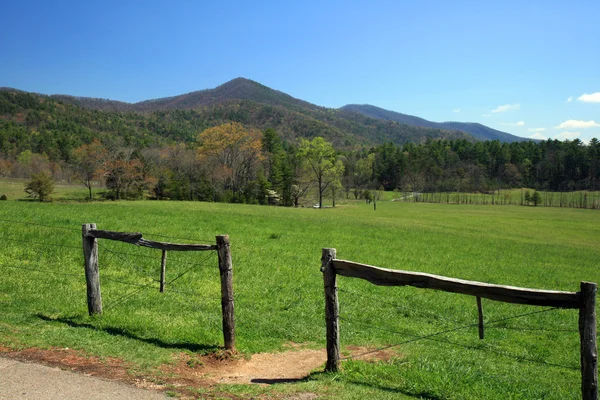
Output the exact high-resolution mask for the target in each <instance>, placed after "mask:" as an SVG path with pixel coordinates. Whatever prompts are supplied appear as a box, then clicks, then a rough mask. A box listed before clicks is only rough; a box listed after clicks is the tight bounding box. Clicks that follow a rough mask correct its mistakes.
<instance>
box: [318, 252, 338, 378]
mask: <svg viewBox="0 0 600 400" xmlns="http://www.w3.org/2000/svg"><path fill="white" fill-rule="evenodd" d="M334 259H335V249H323V251H322V255H321V272H322V273H323V285H324V287H325V324H326V327H327V364H326V365H325V371H329V372H337V371H338V370H339V367H340V329H339V305H338V295H337V282H336V275H335V269H334V268H333V263H332V261H333V260H334Z"/></svg>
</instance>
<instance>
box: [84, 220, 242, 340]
mask: <svg viewBox="0 0 600 400" xmlns="http://www.w3.org/2000/svg"><path fill="white" fill-rule="evenodd" d="M82 239H83V257H84V261H85V280H86V284H87V304H88V312H89V314H90V315H95V314H102V295H101V292H100V270H99V266H98V239H109V240H116V241H120V242H125V243H130V244H133V245H136V246H142V247H149V248H151V249H158V250H162V258H161V269H160V289H159V290H160V291H161V292H163V291H164V290H165V269H166V261H167V251H209V250H216V251H217V253H218V256H219V272H220V275H221V310H222V313H223V337H224V340H225V348H226V349H227V350H235V319H234V307H233V306H234V303H233V267H232V263H231V251H230V245H229V236H228V235H219V236H217V237H216V244H214V245H209V244H177V243H166V242H155V241H152V240H146V239H144V238H143V236H142V234H141V233H129V232H113V231H103V230H99V229H96V224H84V225H83V227H82Z"/></svg>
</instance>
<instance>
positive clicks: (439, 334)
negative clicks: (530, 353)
mask: <svg viewBox="0 0 600 400" xmlns="http://www.w3.org/2000/svg"><path fill="white" fill-rule="evenodd" d="M338 292H339V293H341V294H345V295H347V296H348V299H344V300H343V301H342V300H341V299H340V306H339V307H340V313H339V315H338V318H339V320H340V321H341V322H343V323H344V324H345V325H346V326H349V327H355V328H360V330H361V332H362V333H363V334H366V335H369V332H374V331H378V332H385V333H388V334H393V335H397V336H400V337H403V338H406V339H404V340H400V341H398V342H395V343H392V344H388V345H385V346H379V347H377V348H375V349H372V350H368V351H365V352H362V353H359V354H353V355H349V356H346V357H342V358H341V360H351V359H352V360H353V359H361V358H364V357H367V356H369V355H373V354H377V353H379V352H381V351H385V350H389V349H392V348H395V347H399V346H402V345H406V344H411V343H415V342H420V341H424V340H429V341H435V342H437V343H441V344H446V345H451V346H458V347H461V348H465V349H470V350H474V351H484V352H489V353H493V354H496V355H499V356H501V357H505V358H510V359H513V360H516V361H524V362H530V363H536V364H543V365H547V366H553V367H558V368H563V369H568V370H579V368H580V367H579V365H576V364H573V365H565V364H561V363H558V362H551V361H547V360H543V359H538V358H533V357H527V356H523V355H519V354H515V353H512V352H509V351H506V350H502V349H500V348H498V347H494V346H493V345H490V344H488V343H486V342H480V343H478V344H477V345H469V344H465V343H460V342H457V341H452V340H449V339H448V338H444V336H445V335H448V334H450V333H455V332H460V331H464V330H467V329H472V328H478V327H479V322H478V321H477V322H467V321H464V320H458V319H455V318H450V317H446V316H443V315H440V314H436V313H434V312H431V311H427V310H419V309H415V308H414V307H410V306H409V305H408V304H400V303H398V302H394V301H389V300H386V299H385V298H382V297H381V296H374V295H368V294H365V293H360V292H358V291H355V290H349V289H346V288H339V287H338ZM351 298H353V299H354V300H357V299H358V303H359V304H365V301H364V300H367V301H369V302H370V303H371V304H373V303H374V302H375V303H377V304H380V305H381V306H385V307H386V309H387V310H394V311H395V312H396V313H397V314H402V316H404V317H406V318H414V317H415V316H417V317H421V318H423V319H426V320H427V321H428V322H431V320H432V317H433V318H435V319H441V320H443V321H445V322H449V323H452V324H453V325H454V326H453V327H451V328H444V329H441V330H436V331H434V332H431V333H421V334H419V333H418V332H415V331H414V330H410V329H405V330H399V329H397V328H391V327H389V326H383V324H382V323H381V322H379V323H377V322H375V323H374V321H373V319H371V320H370V321H369V322H364V321H362V320H360V319H359V317H360V315H359V316H356V315H353V314H350V313H345V312H344V313H342V312H341V310H342V309H343V307H344V305H346V304H349V303H351V300H350V299H351ZM571 303H572V302H569V303H565V304H564V305H563V306H567V305H570V304H571ZM556 311H564V308H563V307H548V308H544V309H541V310H535V311H528V312H523V313H518V314H513V315H508V316H504V317H499V318H496V319H486V320H485V328H486V329H488V328H491V329H493V328H496V329H506V330H514V331H523V332H526V331H536V332H548V333H549V332H567V333H578V332H579V330H578V329H554V328H548V327H545V326H544V327H541V326H537V327H535V326H530V325H529V326H524V327H507V326H496V325H498V324H501V323H505V322H507V321H512V320H523V319H525V318H526V317H530V316H533V315H539V314H545V313H549V312H556ZM407 313H408V314H409V316H407V315H406V314H407ZM471 338H472V336H471ZM463 339H464V338H463ZM487 341H488V342H489V339H488V340H487ZM493 344H495V345H497V342H496V341H494V342H493Z"/></svg>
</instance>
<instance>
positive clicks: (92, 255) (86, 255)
mask: <svg viewBox="0 0 600 400" xmlns="http://www.w3.org/2000/svg"><path fill="white" fill-rule="evenodd" d="M90 229H96V224H83V226H82V227H81V235H82V239H83V260H84V262H85V264H84V265H85V282H86V286H87V305H88V312H89V314H90V315H94V314H102V296H101V294H100V272H99V271H98V240H97V239H96V238H95V237H91V236H88V235H87V234H88V232H89V230H90Z"/></svg>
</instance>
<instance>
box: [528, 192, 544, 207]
mask: <svg viewBox="0 0 600 400" xmlns="http://www.w3.org/2000/svg"><path fill="white" fill-rule="evenodd" d="M531 202H532V203H533V205H534V206H536V207H537V205H538V204H541V203H542V196H541V195H540V194H539V192H538V191H537V190H536V191H535V192H533V194H532V195H531Z"/></svg>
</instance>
